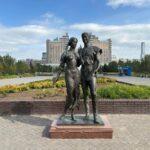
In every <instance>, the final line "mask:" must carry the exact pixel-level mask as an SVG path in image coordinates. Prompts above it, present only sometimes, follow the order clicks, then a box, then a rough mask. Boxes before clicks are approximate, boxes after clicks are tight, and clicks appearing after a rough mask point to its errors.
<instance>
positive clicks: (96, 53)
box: [78, 32, 102, 123]
mask: <svg viewBox="0 0 150 150" xmlns="http://www.w3.org/2000/svg"><path fill="white" fill-rule="evenodd" d="M89 40H90V35H89V33H86V32H84V33H82V41H83V43H84V47H83V48H80V49H79V51H78V52H79V55H80V59H81V85H82V90H83V98H84V107H85V113H86V116H85V119H86V120H88V119H89V104H88V100H87V97H88V88H89V89H90V94H91V99H92V109H93V117H94V123H99V122H98V120H97V109H96V72H97V71H98V69H99V67H100V59H99V57H100V55H101V53H102V50H101V49H100V48H98V47H96V46H90V45H89Z"/></svg>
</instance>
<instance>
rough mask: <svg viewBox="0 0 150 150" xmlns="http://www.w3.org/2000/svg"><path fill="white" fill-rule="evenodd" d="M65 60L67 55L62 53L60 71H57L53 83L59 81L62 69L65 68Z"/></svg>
mask: <svg viewBox="0 0 150 150" xmlns="http://www.w3.org/2000/svg"><path fill="white" fill-rule="evenodd" d="M65 62H66V57H65V55H64V54H62V56H61V59H60V65H59V71H58V72H57V74H56V77H54V78H53V84H55V83H56V82H57V81H58V79H59V77H60V75H61V73H62V71H63V70H64V67H65Z"/></svg>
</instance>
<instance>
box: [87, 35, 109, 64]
mask: <svg viewBox="0 0 150 150" xmlns="http://www.w3.org/2000/svg"><path fill="white" fill-rule="evenodd" d="M90 45H92V46H97V47H99V48H101V49H102V50H103V53H102V55H101V56H100V60H101V64H108V63H109V62H111V59H112V41H111V39H108V40H106V41H100V40H99V39H98V37H97V36H95V35H92V34H91V38H90Z"/></svg>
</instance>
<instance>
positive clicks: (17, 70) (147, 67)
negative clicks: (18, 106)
mask: <svg viewBox="0 0 150 150" xmlns="http://www.w3.org/2000/svg"><path fill="white" fill-rule="evenodd" d="M123 66H129V67H131V69H132V71H133V72H135V73H145V74H147V73H148V74H150V55H146V56H145V57H144V59H142V60H141V61H140V60H127V61H125V62H124V61H121V60H119V61H118V62H116V61H112V62H110V63H109V64H108V65H107V64H105V65H103V66H102V68H101V70H102V72H118V67H123ZM58 70H59V68H58V67H52V66H47V65H41V64H40V63H33V62H32V61H31V62H30V63H27V62H25V61H21V60H18V61H16V59H14V58H13V57H11V56H9V55H5V56H0V75H5V74H10V75H13V74H24V73H35V72H57V71H58Z"/></svg>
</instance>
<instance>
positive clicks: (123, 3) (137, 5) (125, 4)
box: [107, 0, 150, 8]
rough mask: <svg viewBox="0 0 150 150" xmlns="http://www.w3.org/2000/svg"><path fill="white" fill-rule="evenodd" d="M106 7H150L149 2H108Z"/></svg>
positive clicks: (125, 0) (109, 0)
mask: <svg viewBox="0 0 150 150" xmlns="http://www.w3.org/2000/svg"><path fill="white" fill-rule="evenodd" d="M107 5H109V6H112V7H113V8H117V7H119V6H134V7H143V6H148V5H150V0H108V2H107Z"/></svg>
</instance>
